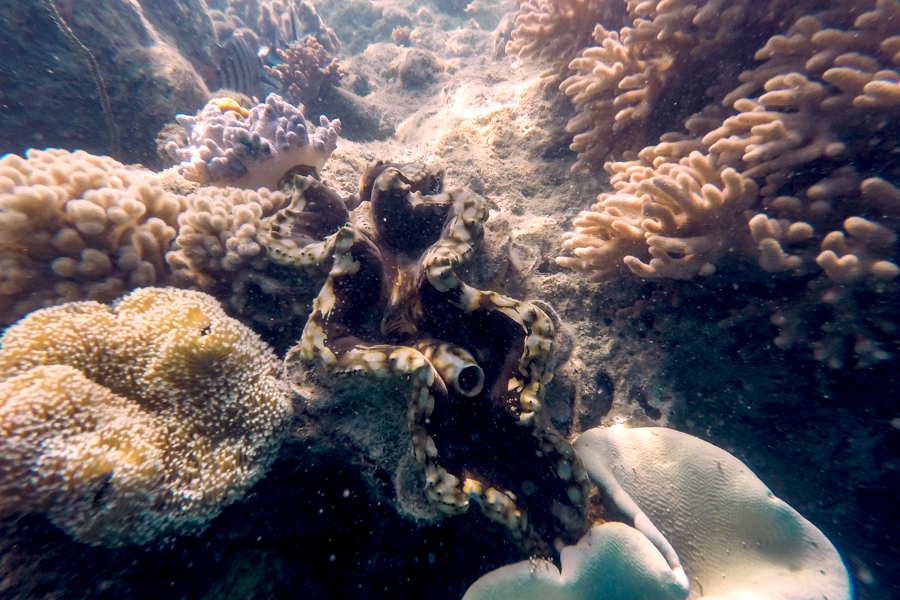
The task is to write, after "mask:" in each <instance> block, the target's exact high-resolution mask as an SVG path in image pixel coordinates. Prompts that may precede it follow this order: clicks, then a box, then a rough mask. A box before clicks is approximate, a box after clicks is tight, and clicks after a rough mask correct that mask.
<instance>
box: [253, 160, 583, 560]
mask: <svg viewBox="0 0 900 600" xmlns="http://www.w3.org/2000/svg"><path fill="white" fill-rule="evenodd" d="M440 182H441V179H440V177H438V176H437V175H436V174H433V173H431V172H430V171H429V170H427V169H424V168H423V167H422V166H421V165H418V164H409V165H395V164H385V163H380V162H379V163H373V164H372V165H371V166H370V168H369V169H368V170H367V171H366V173H365V174H364V175H363V177H362V180H361V185H360V193H359V196H358V198H355V199H353V200H351V201H350V202H349V204H350V205H351V206H353V205H355V202H356V201H358V200H362V202H361V203H360V204H359V206H358V207H357V208H356V209H355V210H354V211H353V213H350V212H348V210H347V204H345V202H344V200H342V199H341V198H340V197H339V196H338V195H337V194H336V193H334V192H333V191H331V190H330V189H329V188H327V187H325V186H324V185H322V184H321V183H319V182H318V181H317V180H315V179H313V178H310V177H302V176H296V177H295V179H294V186H295V191H294V196H293V200H292V203H291V205H290V206H289V207H287V208H285V209H283V210H282V211H280V212H278V213H277V214H276V215H275V216H274V217H272V218H271V219H270V220H269V222H268V225H269V230H268V233H267V234H264V236H263V237H262V238H260V239H261V241H262V243H263V244H264V245H265V246H266V247H267V249H268V254H269V258H270V259H272V260H274V261H277V262H280V263H282V264H284V265H292V266H296V267H300V268H302V269H305V270H308V271H312V272H316V271H318V272H326V273H327V274H328V277H327V279H326V280H325V283H324V284H323V285H322V287H321V290H320V291H319V294H318V296H317V297H316V300H315V303H314V305H313V312H312V314H311V315H310V317H309V320H308V322H307V324H306V327H305V329H304V331H303V335H302V337H301V339H300V342H299V344H298V345H297V346H296V347H295V348H294V349H293V350H292V351H291V352H290V353H289V355H288V359H287V361H288V363H289V364H291V363H292V362H294V363H296V362H300V363H305V364H307V365H313V366H315V368H316V369H317V370H319V371H321V372H324V373H325V374H327V375H328V376H331V377H344V378H350V379H353V378H362V379H361V380H362V381H370V380H371V379H376V380H387V381H386V383H385V385H386V386H387V387H388V389H396V390H397V392H396V393H397V395H398V396H399V397H401V398H404V400H403V401H404V402H407V403H408V405H409V413H408V427H409V431H410V433H411V436H412V446H413V453H414V456H415V458H416V460H417V461H418V462H419V464H420V465H421V466H422V468H423V470H424V473H425V479H426V484H425V494H426V496H427V497H428V498H429V500H431V501H432V503H433V504H434V505H435V506H436V507H437V508H438V509H439V510H440V511H442V512H443V513H445V514H457V513H461V512H464V511H466V510H467V509H468V507H469V504H470V502H471V501H472V500H474V501H475V502H477V503H478V504H480V506H481V509H482V511H483V512H484V513H485V514H486V515H487V516H488V517H489V518H491V519H493V520H495V521H498V522H500V523H502V524H503V525H504V526H505V527H506V528H507V529H508V531H509V532H510V534H511V535H512V537H513V538H514V539H515V540H516V541H517V542H518V543H519V544H520V545H521V546H522V547H523V548H524V549H526V550H528V551H531V552H536V553H539V554H544V555H548V554H550V553H552V552H553V550H551V548H552V545H551V544H552V543H553V542H554V541H555V540H557V539H562V540H567V539H568V540H571V539H574V538H575V537H577V535H579V534H580V533H581V532H582V531H583V528H584V526H585V519H586V507H587V498H588V491H589V490H588V487H587V483H586V478H585V474H584V470H583V468H582V467H581V463H580V462H579V460H578V459H577V457H576V456H575V455H574V453H573V452H572V447H571V445H570V443H569V442H568V441H567V440H565V438H563V437H562V436H560V435H559V434H558V433H556V432H555V431H554V430H553V429H552V428H551V427H549V425H548V424H547V423H548V421H547V420H546V418H545V415H543V413H542V402H543V397H544V390H545V385H546V383H547V382H548V381H549V380H550V379H551V378H552V358H553V349H554V334H553V325H552V322H551V320H550V319H549V318H548V316H547V315H546V314H545V313H544V312H543V311H542V310H540V309H539V308H538V307H537V306H535V305H533V304H531V303H529V302H523V301H518V300H514V299H512V298H508V297H505V296H501V295H499V294H496V293H493V292H486V291H480V290H477V289H474V288H472V287H470V286H468V285H466V284H465V283H464V282H463V281H461V279H460V276H459V274H458V269H459V267H460V266H461V265H462V264H463V263H465V262H467V261H468V260H469V259H470V258H471V257H472V255H473V254H474V253H475V250H476V247H477V245H478V243H479V241H480V239H481V237H482V233H483V229H482V227H483V223H484V221H485V220H486V218H487V210H486V206H485V203H484V200H483V199H481V198H480V197H478V196H476V195H474V194H472V193H471V192H468V191H466V190H462V189H457V190H451V191H446V192H440V191H439V190H440V187H441V183H440ZM429 192H430V193H429ZM292 370H293V371H296V372H300V373H302V369H292Z"/></svg>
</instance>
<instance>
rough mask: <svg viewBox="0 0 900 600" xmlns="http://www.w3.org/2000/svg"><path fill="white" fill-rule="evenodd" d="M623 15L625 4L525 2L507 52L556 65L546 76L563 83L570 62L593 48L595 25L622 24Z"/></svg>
mask: <svg viewBox="0 0 900 600" xmlns="http://www.w3.org/2000/svg"><path fill="white" fill-rule="evenodd" d="M622 12H623V10H622V5H621V4H619V3H617V2H607V1H605V0H537V1H536V2H529V1H523V2H521V3H520V4H519V10H518V12H517V13H516V19H515V28H514V29H513V31H512V40H511V41H510V42H508V43H507V45H506V53H507V54H516V55H519V56H523V57H530V58H538V59H540V60H545V61H548V62H550V63H551V64H553V65H554V66H553V67H552V68H551V70H550V71H548V73H546V74H545V75H546V76H547V77H550V78H551V79H553V78H555V79H556V80H557V81H558V80H561V79H563V78H564V77H565V75H564V73H565V72H566V65H567V64H568V62H569V61H570V60H571V59H572V58H574V57H575V56H576V55H577V54H578V53H579V52H581V50H582V49H583V48H585V47H586V46H588V45H590V43H591V37H592V32H593V31H594V25H595V24H596V23H598V22H611V21H618V19H619V18H621V14H622Z"/></svg>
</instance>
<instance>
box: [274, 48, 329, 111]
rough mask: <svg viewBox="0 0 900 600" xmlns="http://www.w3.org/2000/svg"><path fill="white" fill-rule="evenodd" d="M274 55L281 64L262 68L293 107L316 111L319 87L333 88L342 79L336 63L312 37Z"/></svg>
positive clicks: (318, 104) (320, 91)
mask: <svg viewBox="0 0 900 600" xmlns="http://www.w3.org/2000/svg"><path fill="white" fill-rule="evenodd" d="M277 53H278V58H280V59H281V60H282V61H283V64H280V65H277V66H275V67H266V72H267V73H268V74H269V75H271V76H272V77H274V78H275V79H277V80H278V81H280V82H281V85H282V86H283V90H284V91H285V95H286V96H287V98H288V100H290V101H291V102H292V103H294V104H304V105H305V106H307V107H319V106H320V104H321V102H319V101H318V98H319V96H320V94H321V93H322V91H323V87H327V86H335V85H337V83H338V81H340V79H341V77H343V76H344V73H343V72H342V71H341V68H340V65H338V62H337V59H335V58H334V57H333V56H332V55H331V53H330V52H328V50H326V49H325V47H324V46H322V44H320V43H319V42H318V40H316V38H314V37H312V36H308V37H307V38H306V39H304V40H303V41H296V42H293V43H292V44H291V45H290V47H289V48H288V49H287V51H284V50H281V49H279V50H277Z"/></svg>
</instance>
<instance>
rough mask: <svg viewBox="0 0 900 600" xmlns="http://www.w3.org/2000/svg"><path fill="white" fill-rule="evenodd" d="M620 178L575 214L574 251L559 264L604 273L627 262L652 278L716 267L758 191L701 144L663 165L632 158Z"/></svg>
mask: <svg viewBox="0 0 900 600" xmlns="http://www.w3.org/2000/svg"><path fill="white" fill-rule="evenodd" d="M613 181H614V183H613V185H614V186H615V188H616V190H617V192H616V193H614V194H600V196H599V198H598V202H597V203H596V204H595V205H594V206H593V207H592V208H591V210H590V211H586V212H584V213H582V214H581V215H580V216H579V217H578V218H577V219H576V220H575V232H574V233H567V234H565V245H566V246H567V247H569V248H573V249H574V254H575V257H574V258H570V257H560V258H558V259H557V262H558V263H559V264H561V265H563V266H565V267H570V268H574V269H578V270H582V271H590V272H592V274H593V275H594V276H595V277H596V278H601V279H602V278H606V277H610V276H613V275H615V274H616V273H617V271H618V269H619V265H620V264H622V263H624V264H625V265H627V266H628V268H629V269H631V271H632V272H634V273H635V274H637V275H639V276H641V277H646V278H655V277H670V278H673V279H691V278H693V277H695V276H696V275H709V274H711V273H713V272H714V271H715V262H716V260H717V259H718V258H719V257H720V256H721V255H722V254H723V253H725V252H726V251H728V250H729V249H732V248H733V247H734V245H735V243H738V242H740V240H741V238H740V237H739V236H734V235H732V231H733V229H734V228H736V227H739V226H741V225H742V224H743V223H742V218H743V211H744V210H745V209H746V208H748V207H749V206H751V205H752V204H753V202H754V201H755V200H756V195H757V190H756V184H755V183H753V181H752V180H750V179H747V178H745V177H742V176H741V175H740V174H739V173H737V172H736V171H735V170H734V169H724V170H719V169H716V168H715V165H714V164H713V163H712V162H711V161H710V159H709V158H708V157H707V156H704V155H703V154H701V153H700V152H692V153H691V154H690V155H689V156H687V157H685V158H683V159H681V160H680V161H679V162H677V163H669V162H666V163H663V164H662V165H660V167H659V168H658V169H653V168H652V166H650V165H647V166H645V167H631V166H630V167H629V168H628V169H625V170H624V172H623V171H620V172H618V173H616V174H615V175H614V176H613Z"/></svg>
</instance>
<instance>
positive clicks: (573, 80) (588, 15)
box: [506, 0, 811, 169]
mask: <svg viewBox="0 0 900 600" xmlns="http://www.w3.org/2000/svg"><path fill="white" fill-rule="evenodd" d="M804 8H811V6H808V5H804V4H803V3H799V4H798V3H794V4H785V3H783V2H780V1H779V0H770V1H766V2H748V1H746V0H738V1H734V2H729V3H728V5H727V7H723V6H722V4H721V3H720V2H706V3H702V2H695V1H694V0H678V1H675V2H636V1H629V2H597V1H593V0H544V1H543V2H539V3H536V4H533V3H531V2H523V3H522V4H521V6H520V7H519V11H518V13H517V16H516V27H515V29H514V30H513V32H512V41H511V42H510V43H509V44H507V48H506V49H507V53H509V54H518V55H520V56H527V57H535V58H539V59H542V60H545V61H548V62H550V63H551V64H552V65H553V66H552V67H551V69H550V70H549V71H547V72H546V73H545V77H546V78H547V81H548V82H549V83H552V84H553V85H556V84H559V89H560V90H561V91H562V92H563V93H564V94H566V95H567V96H569V97H570V99H571V102H572V104H573V105H574V107H575V112H576V116H575V117H574V118H572V119H571V120H570V121H569V123H568V125H567V126H566V131H568V132H569V133H573V134H576V135H575V136H574V139H573V141H572V145H571V149H572V150H573V151H575V152H577V153H578V160H577V162H576V163H575V165H574V166H573V168H574V169H579V168H583V167H593V166H596V165H601V164H603V162H604V161H605V160H608V159H610V158H621V157H623V156H624V154H625V153H627V152H628V151H633V150H636V149H637V148H639V147H641V146H643V145H645V144H647V143H650V142H652V141H653V140H654V139H656V138H657V137H658V136H659V135H660V134H662V133H664V132H666V131H671V130H672V129H674V128H676V127H678V126H679V125H680V123H681V122H682V121H683V120H684V119H685V118H687V117H689V116H690V115H691V114H693V113H694V112H696V111H699V110H700V109H701V108H702V107H703V106H705V105H706V104H708V103H709V102H710V99H713V101H714V102H715V101H717V100H720V99H722V98H723V96H724V95H725V93H727V92H728V91H729V90H730V87H729V86H730V85H731V81H733V80H734V79H735V78H736V77H737V76H738V74H739V73H740V72H741V71H742V70H743V69H744V68H746V66H748V64H749V63H750V57H747V56H746V48H747V47H748V45H750V46H753V45H755V44H756V43H757V42H758V40H764V39H766V38H767V37H769V36H771V35H774V34H775V33H778V31H779V27H780V25H781V24H782V23H784V22H791V21H792V20H794V19H795V18H797V17H798V16H800V15H801V14H803V12H802V11H803V9H804Z"/></svg>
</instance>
